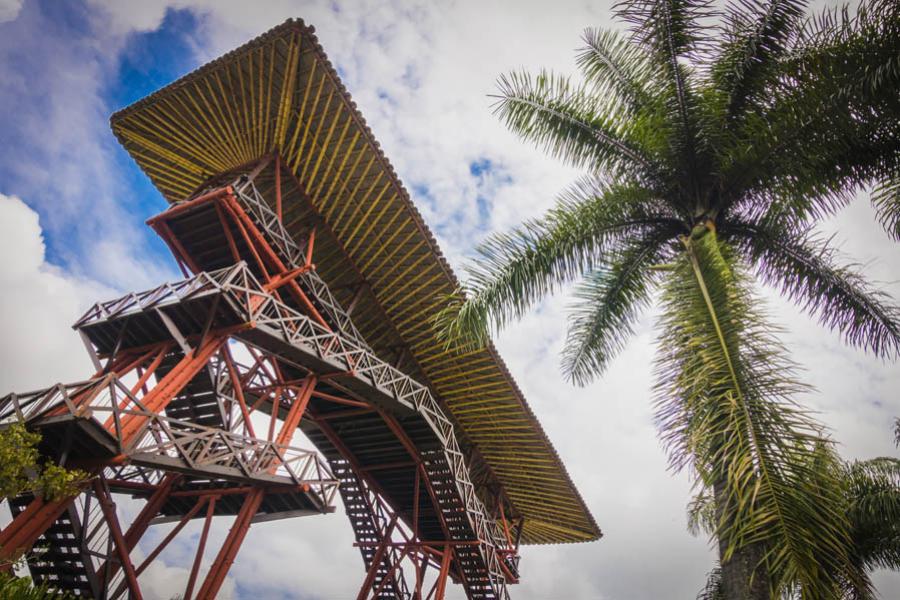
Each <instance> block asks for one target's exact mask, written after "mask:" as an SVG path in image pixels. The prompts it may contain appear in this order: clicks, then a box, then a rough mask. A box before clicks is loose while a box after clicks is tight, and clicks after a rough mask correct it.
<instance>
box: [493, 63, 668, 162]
mask: <svg viewBox="0 0 900 600" xmlns="http://www.w3.org/2000/svg"><path fill="white" fill-rule="evenodd" d="M498 88H499V90H498V91H499V93H498V95H497V96H496V98H497V102H496V104H495V105H494V111H495V113H496V114H497V115H498V116H499V117H500V119H501V120H502V121H503V122H504V123H506V125H507V127H509V128H510V130H512V131H513V132H514V133H516V134H518V135H519V136H521V137H522V138H524V139H526V140H528V141H530V142H533V143H535V144H536V145H538V146H540V147H543V148H544V149H545V150H546V151H547V152H549V153H550V154H551V155H553V156H554V157H557V158H559V159H562V160H564V161H565V162H567V163H569V164H571V165H573V166H576V167H588V168H590V169H591V170H594V171H596V172H600V171H605V172H607V173H609V174H612V175H613V176H624V175H632V176H636V177H639V178H646V177H648V176H651V175H652V174H653V173H655V171H656V168H655V167H654V165H653V162H652V161H651V158H650V157H649V156H648V154H647V153H646V152H645V151H644V149H643V148H641V147H640V146H639V145H638V143H637V142H636V141H635V140H634V139H633V137H632V136H629V130H628V127H627V126H626V124H625V123H623V122H621V121H620V120H617V119H615V118H614V113H613V111H612V110H611V108H612V107H610V106H609V105H608V104H607V103H605V102H604V101H603V100H602V99H601V98H598V97H597V96H595V95H594V94H593V93H592V92H591V90H590V89H589V88H588V87H587V86H586V85H574V84H572V83H571V82H570V81H569V79H568V78H566V77H562V76H559V75H556V74H553V73H549V72H546V71H545V72H541V73H540V74H538V75H537V76H536V77H534V76H532V75H530V74H528V73H524V72H523V73H510V74H508V75H503V76H501V77H500V79H499V81H498Z"/></svg>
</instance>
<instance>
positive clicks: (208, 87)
mask: <svg viewBox="0 0 900 600" xmlns="http://www.w3.org/2000/svg"><path fill="white" fill-rule="evenodd" d="M111 121H112V128H113V131H114V133H115V135H116V136H117V138H118V139H119V141H120V142H121V143H122V145H123V146H124V147H125V149H126V150H127V151H128V152H129V153H130V154H131V156H132V157H133V158H134V160H135V161H136V162H137V164H138V165H139V166H140V167H141V169H143V171H144V172H145V173H146V174H147V175H148V176H149V177H150V179H151V180H152V181H153V183H154V184H155V185H156V187H157V188H158V189H159V190H160V192H161V193H162V194H163V195H164V196H165V197H166V199H167V200H169V201H170V202H174V201H178V200H182V199H184V198H186V197H188V196H189V195H190V194H191V193H193V192H194V191H195V190H196V188H197V186H198V185H200V184H201V183H203V182H204V181H206V180H207V179H208V178H210V177H211V176H214V175H216V174H219V173H222V172H225V171H229V170H231V169H234V168H235V167H237V166H239V165H245V164H247V163H249V162H251V161H254V160H256V159H258V158H259V157H261V156H264V155H266V154H269V153H272V152H276V151H277V152H279V153H280V154H281V156H282V157H283V160H284V164H285V165H287V167H288V168H289V169H290V171H291V172H292V173H293V174H294V175H295V176H296V178H295V181H296V185H295V188H296V189H293V190H290V189H287V190H285V191H284V194H285V209H284V210H285V214H284V220H285V223H286V224H287V226H288V228H289V230H290V229H291V228H295V229H296V230H297V231H298V233H299V229H297V228H299V227H300V226H301V225H302V224H303V223H304V221H305V220H306V219H307V217H308V216H309V213H311V211H315V212H316V213H318V215H319V216H320V217H321V219H322V220H323V221H324V223H325V226H326V229H327V235H325V236H323V237H324V239H325V242H324V243H323V242H320V241H319V239H318V237H317V245H316V256H315V263H316V265H317V268H318V271H319V273H320V274H321V276H322V277H323V279H325V281H326V282H328V284H329V285H330V286H331V288H332V290H333V292H334V293H335V295H336V296H337V299H338V300H339V301H340V302H342V303H343V304H344V306H347V305H348V304H349V302H350V301H351V298H352V296H353V294H354V293H355V291H356V287H357V286H358V283H359V280H360V277H362V279H363V280H364V281H365V282H366V285H365V287H364V288H363V293H364V297H363V299H362V301H360V302H359V303H358V304H357V308H356V310H355V311H354V313H353V317H354V321H355V322H356V324H357V327H358V328H359V330H360V332H361V333H362V334H363V335H364V336H365V337H366V339H367V340H368V341H369V343H370V344H371V345H372V347H373V349H374V350H375V351H376V352H378V353H379V355H382V356H385V357H387V356H390V354H391V353H393V354H395V355H396V356H397V359H399V360H403V361H405V362H404V363H403V369H404V370H405V371H407V372H408V373H410V374H411V375H412V376H414V377H416V378H418V379H420V380H421V381H423V382H425V383H428V384H429V385H430V386H431V388H432V390H433V391H434V392H435V393H436V394H437V396H438V397H439V398H440V400H441V401H442V402H443V403H444V404H445V406H446V407H447V408H448V409H449V411H450V412H451V413H452V416H453V417H454V419H455V420H456V422H457V423H458V425H459V426H460V427H461V429H462V430H463V433H464V438H465V440H466V441H467V442H469V443H470V444H472V445H473V446H474V448H475V449H476V451H475V455H474V456H475V457H476V458H475V459H473V460H474V462H475V463H479V462H481V460H483V462H484V463H486V465H487V468H486V469H484V468H483V465H479V464H473V469H474V470H475V471H479V470H484V471H489V472H490V475H491V476H492V477H496V479H497V480H498V481H499V482H500V483H501V484H502V485H503V487H504V489H505V493H506V496H507V498H508V499H509V501H510V502H511V503H512V504H513V505H514V507H515V509H516V510H517V512H518V513H519V514H521V515H522V516H524V517H525V529H524V533H523V536H522V541H523V543H531V544H539V543H563V542H580V541H589V540H594V539H597V538H598V537H599V536H600V530H599V529H598V527H597V525H596V523H595V522H594V520H593V518H592V516H591V515H590V512H589V511H588V509H587V507H586V506H585V504H584V501H583V500H582V499H581V497H580V496H579V494H578V492H577V490H576V489H575V486H574V485H573V483H572V481H571V479H570V478H569V476H568V474H567V472H566V470H565V467H564V466H563V464H562V462H561V461H560V459H559V457H558V455H557V454H556V452H555V450H554V449H553V446H552V445H551V443H550V441H549V440H548V439H547V436H546V434H545V433H544V431H543V430H542V428H541V426H540V424H539V423H538V421H537V419H536V418H535V416H534V414H533V413H532V412H531V410H530V408H529V407H528V405H527V403H526V402H525V399H524V397H523V396H522V393H521V391H520V390H519V389H518V387H517V386H516V383H515V382H514V381H513V379H512V377H511V376H510V374H509V372H508V371H507V369H506V367H505V365H504V364H503V361H502V360H501V359H500V358H499V356H498V355H497V353H496V351H495V350H494V348H493V347H489V348H486V349H482V350H478V351H472V352H465V353H458V352H453V351H449V352H448V351H446V350H445V349H444V346H443V344H442V343H441V342H439V341H438V340H437V339H436V338H435V335H434V332H433V330H432V328H431V324H430V318H431V317H432V316H433V315H434V313H435V311H437V310H438V308H439V306H440V298H441V297H446V295H447V294H449V293H452V292H453V291H454V290H455V289H456V288H457V280H456V278H455V276H454V275H453V273H452V271H451V270H450V267H449V266H448V265H447V263H446V261H445V260H444V258H443V256H442V254H441V251H440V249H439V248H438V246H437V244H436V242H435V240H434V238H433V236H432V235H431V232H430V231H429V230H428V228H427V226H426V225H425V224H424V223H423V221H422V218H421V216H420V215H419V213H418V211H417V210H416V208H415V207H414V206H413V204H412V202H411V201H410V198H409V195H408V193H407V192H406V190H405V189H404V188H403V185H402V184H401V183H400V181H399V178H398V177H397V175H396V173H395V172H394V170H393V168H392V167H391V165H390V163H389V162H388V160H387V159H386V157H385V156H384V155H383V153H382V152H381V151H380V149H379V145H378V142H377V141H375V139H374V137H373V135H372V133H371V131H370V130H369V128H368V127H367V126H366V123H365V121H364V119H363V117H362V115H360V113H359V112H358V111H357V110H356V105H355V103H353V102H352V100H351V99H350V95H349V94H348V93H347V91H346V89H345V88H344V86H343V84H342V83H341V82H340V79H339V78H338V76H337V73H336V72H335V70H334V68H333V67H332V66H331V63H330V62H329V60H328V58H327V57H326V56H325V53H324V52H323V50H322V48H321V46H320V45H319V43H318V41H317V39H316V37H315V35H314V29H313V28H312V27H308V26H305V25H304V24H303V22H302V21H300V20H289V21H287V22H285V23H283V24H282V25H280V26H278V27H276V28H274V29H272V30H270V31H269V32H267V33H265V34H263V35H262V36H260V37H258V38H256V39H255V40H253V41H251V42H249V43H248V44H246V45H244V46H242V47H240V48H238V49H237V50H235V51H233V52H230V53H228V54H226V55H225V56H223V57H221V58H219V59H217V60H215V61H213V62H211V63H209V64H207V65H205V66H203V67H201V68H200V69H198V70H196V71H194V72H193V73H191V74H189V75H187V76H186V77H184V78H182V79H180V80H178V81H176V82H174V83H172V84H170V85H169V86H167V87H165V88H163V89H162V90H160V91H158V92H156V93H154V94H152V95H151V96H148V97H147V98H145V99H143V100H141V101H139V102H137V103H135V104H134V105H132V106H130V107H128V108H126V109H124V110H122V111H120V112H118V113H116V114H115V115H113V117H112V120H111ZM301 199H302V200H303V202H301ZM304 204H306V205H307V206H306V207H304ZM308 205H311V207H310V206H308ZM347 261H349V262H350V263H351V264H352V268H348V267H347V264H348V263H347ZM398 348H401V349H405V350H403V351H398Z"/></svg>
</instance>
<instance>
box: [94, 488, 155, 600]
mask: <svg viewBox="0 0 900 600" xmlns="http://www.w3.org/2000/svg"><path fill="white" fill-rule="evenodd" d="M93 486H94V493H95V494H96V495H97V501H98V502H99V503H100V510H102V511H103V517H104V518H105V519H106V526H107V527H108V528H109V533H110V535H111V536H112V538H113V545H114V546H115V550H116V554H117V555H118V557H119V565H120V566H121V567H122V570H123V571H124V572H125V582H126V583H127V585H128V592H129V594H130V596H131V600H142V599H143V596H142V595H141V587H140V585H138V581H137V574H136V573H135V571H134V564H132V562H131V556H130V555H129V553H128V549H127V548H126V547H125V537H124V536H123V535H122V529H121V527H119V518H118V517H117V516H116V505H115V504H113V501H112V498H110V497H109V494H107V493H106V488H105V487H104V485H103V481H101V480H100V479H95V480H94V482H93ZM107 583H109V582H108V581H105V582H104V585H105V584H107Z"/></svg>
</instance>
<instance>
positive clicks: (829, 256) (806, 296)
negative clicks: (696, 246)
mask: <svg viewBox="0 0 900 600" xmlns="http://www.w3.org/2000/svg"><path fill="white" fill-rule="evenodd" d="M722 232H723V235H727V236H728V237H729V238H731V239H733V240H734V242H735V244H737V246H738V247H739V248H740V249H741V250H742V252H743V254H744V255H745V256H746V257H747V261H748V262H749V263H750V264H754V265H756V271H757V274H758V275H759V276H760V278H761V279H762V280H763V281H764V282H766V283H767V284H769V285H771V286H773V287H775V288H777V289H779V290H780V291H781V293H782V294H784V295H785V296H787V297H788V298H789V299H790V300H791V301H793V302H795V303H796V304H798V305H799V306H800V307H801V308H802V309H803V310H804V311H806V312H808V313H810V314H813V315H816V316H818V318H819V320H820V322H821V323H823V324H824V325H825V326H827V327H829V328H831V329H835V330H837V331H839V332H840V333H841V334H842V335H843V337H844V339H845V340H846V341H847V342H848V343H850V344H852V345H854V346H858V347H861V348H865V349H867V350H870V351H871V352H873V353H875V354H877V355H879V356H885V357H887V356H896V355H897V354H898V352H900V308H898V307H897V306H895V305H893V304H890V303H889V298H888V297H887V296H886V294H884V293H882V292H878V291H875V290H872V289H871V288H870V287H869V286H868V285H867V284H866V282H865V280H864V279H863V277H862V276H861V275H860V274H859V273H857V272H855V271H853V270H852V269H851V268H849V267H841V266H837V264H836V262H837V261H836V256H835V254H836V253H835V251H834V250H833V249H832V248H830V247H829V246H828V245H827V244H826V243H824V242H822V241H820V240H817V239H816V238H815V237H813V236H811V235H809V234H808V233H805V232H802V231H801V232H800V233H794V232H791V231H789V230H785V229H784V228H779V227H778V226H776V225H774V224H752V223H742V222H738V221H734V222H731V223H728V224H727V226H723V228H722Z"/></svg>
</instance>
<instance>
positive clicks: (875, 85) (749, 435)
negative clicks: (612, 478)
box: [437, 0, 900, 598]
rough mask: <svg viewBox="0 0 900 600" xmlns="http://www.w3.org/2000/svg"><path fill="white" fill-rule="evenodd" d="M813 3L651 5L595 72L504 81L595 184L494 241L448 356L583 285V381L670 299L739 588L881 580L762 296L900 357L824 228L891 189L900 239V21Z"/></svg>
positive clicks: (667, 396) (673, 389)
mask: <svg viewBox="0 0 900 600" xmlns="http://www.w3.org/2000/svg"><path fill="white" fill-rule="evenodd" d="M804 11H805V6H804V3H803V2H798V1H796V0H737V4H735V5H732V6H729V7H727V8H725V9H722V10H720V11H719V10H713V9H712V8H711V6H710V5H709V4H707V3H706V2H703V1H698V0H629V1H627V2H624V3H622V4H620V5H618V7H617V9H616V14H617V16H618V18H619V19H620V20H621V21H623V22H624V23H625V24H626V25H627V26H628V28H627V31H625V32H624V33H620V32H614V31H599V30H588V31H587V32H586V33H585V36H584V42H585V47H584V48H583V49H582V50H581V52H580V53H579V55H578V61H577V62H578V66H579V67H580V70H581V74H582V76H583V81H581V82H575V81H573V80H571V79H569V78H567V77H563V76H561V75H558V74H555V73H551V72H546V71H542V72H540V73H539V74H537V75H529V74H528V73H524V72H517V73H512V74H509V75H505V76H503V77H501V78H500V80H499V94H498V96H497V103H496V112H497V114H498V115H499V117H500V118H501V119H502V120H503V121H504V122H505V123H506V125H507V126H508V127H509V128H510V129H511V130H512V131H514V132H515V133H517V134H518V135H520V136H521V137H523V138H524V139H525V140H528V141H530V142H533V143H535V144H537V145H538V146H541V147H543V148H545V149H546V150H547V151H548V152H549V153H550V154H552V155H553V156H555V157H558V158H560V159H562V160H564V161H565V162H567V163H569V164H571V165H575V166H577V167H581V168H584V169H585V170H586V174H585V176H584V177H583V178H582V179H581V180H579V181H578V182H577V183H575V184H574V185H573V186H571V188H569V189H568V190H567V191H566V192H564V193H563V194H562V196H561V198H560V199H559V202H558V204H557V205H556V207H555V208H553V209H552V210H550V211H549V212H548V213H547V214H546V215H544V216H543V217H542V218H541V219H539V220H532V221H528V222H526V223H525V224H524V225H522V226H520V227H519V228H517V229H514V230H513V231H511V232H508V233H502V234H496V235H494V236H492V237H490V238H489V239H488V240H487V241H485V242H484V243H483V244H482V245H481V246H479V247H478V249H477V256H476V259H475V260H474V261H473V263H472V264H471V265H470V266H469V281H468V284H467V287H466V288H465V289H464V290H462V293H460V294H458V295H456V296H455V297H454V298H452V299H450V301H449V302H448V306H447V308H446V310H445V311H444V312H443V313H442V315H441V316H440V318H439V319H438V323H437V326H438V327H439V328H440V329H441V330H442V332H443V334H444V336H445V337H446V339H447V343H448V346H456V347H459V348H463V347H465V346H467V345H473V344H476V345H477V344H484V343H486V342H487V340H488V338H489V337H490V335H491V334H492V333H493V332H495V331H497V330H499V329H500V328H502V327H503V326H504V325H506V324H507V323H509V322H510V321H512V320H515V319H518V318H520V317H521V316H522V315H523V314H524V313H525V312H526V311H528V310H529V309H530V308H531V307H532V306H533V305H534V304H535V303H536V302H537V301H539V300H540V299H541V298H543V297H544V296H546V295H547V294H550V293H553V292H555V291H557V290H559V289H561V288H562V287H564V286H566V285H569V284H570V283H573V282H576V281H577V285H576V287H575V291H574V296H575V298H576V300H577V302H576V304H575V305H574V307H573V308H572V312H571V316H570V323H569V332H568V336H567V340H566V345H565V349H564V354H563V369H564V371H565V373H566V374H567V375H568V376H569V377H570V378H571V379H572V380H573V381H574V382H576V383H579V384H584V383H587V382H589V381H590V380H591V379H592V378H594V377H596V376H597V375H598V374H600V373H602V372H603V371H604V369H605V368H606V367H607V365H608V364H609V362H610V360H611V359H612V358H613V357H614V356H615V354H616V353H617V351H618V350H620V349H621V347H622V346H623V345H624V343H625V342H626V340H627V337H628V335H629V334H630V332H631V327H632V325H633V323H634V322H635V320H636V319H637V318H638V316H639V314H640V313H641V311H642V309H644V308H645V307H647V306H648V305H649V304H650V302H651V301H654V300H656V299H658V300H659V302H660V303H661V306H662V317H661V322H660V323H659V329H660V338H659V339H660V341H659V353H658V360H657V369H656V373H657V383H656V399H655V402H656V408H657V416H658V423H659V427H660V431H661V436H662V438H663V440H664V442H665V445H666V447H667V449H668V452H669V455H670V458H671V462H672V464H673V465H674V466H675V467H676V468H678V469H682V468H690V469H691V472H692V473H693V474H694V475H695V477H696V482H697V486H698V488H699V490H698V493H699V495H701V496H704V495H706V496H709V497H712V498H713V499H714V502H713V505H714V510H715V515H714V519H715V535H716V538H717V540H718V549H719V556H720V561H721V564H722V574H721V576H722V581H723V586H724V587H723V589H724V591H725V593H726V596H727V597H728V598H764V597H770V596H772V595H781V594H793V593H795V592H796V593H802V595H803V597H809V598H827V597H834V596H836V595H839V594H840V593H843V592H842V590H843V589H844V588H845V587H846V585H847V582H850V585H853V586H854V587H855V588H856V589H859V590H861V592H862V593H866V592H867V591H868V590H869V589H870V584H869V582H868V579H867V578H866V575H865V572H864V571H863V570H862V569H860V568H859V567H858V565H856V564H854V562H853V560H852V557H851V556H850V553H849V551H848V550H847V548H848V547H849V542H850V537H851V535H852V533H851V529H852V525H851V523H850V521H849V519H848V517H847V515H846V512H845V510H844V509H845V508H846V506H845V502H844V495H843V493H842V487H841V486H842V484H841V481H842V479H841V465H840V462H839V460H838V459H837V457H836V455H835V454H834V451H833V449H832V447H831V443H830V442H829V441H828V440H827V439H826V436H825V434H824V433H823V431H822V429H821V427H820V426H819V424H818V423H817V422H816V421H815V420H814V419H812V418H811V417H810V416H809V415H808V414H807V413H806V412H804V410H802V408H801V407H799V406H798V405H797V404H796V403H795V401H794V399H793V398H794V394H795V392H797V391H798V390H799V389H802V386H801V385H800V384H798V383H797V382H796V381H795V378H794V375H793V365H792V364H791V362H790V361H789V360H788V359H787V358H786V351H785V349H784V348H782V346H781V345H780V344H779V343H778V341H777V340H776V337H775V334H774V332H773V330H772V328H771V327H770V326H769V325H768V323H767V321H766V315H765V314H764V311H763V310H762V309H761V308H760V303H759V301H758V299H757V298H756V296H755V295H754V291H753V284H754V282H755V280H759V281H761V282H763V283H766V284H769V285H772V286H775V287H777V288H778V289H780V290H781V291H782V292H783V294H784V295H785V296H787V297H788V298H790V299H791V300H793V301H794V302H796V303H797V304H799V305H800V306H801V307H802V308H804V309H805V310H806V311H807V312H809V313H811V314H812V315H815V316H818V318H819V320H820V321H821V322H822V323H823V324H824V325H825V326H827V327H829V328H831V329H836V330H838V331H839V332H840V333H841V334H842V335H843V338H844V339H845V340H846V341H847V342H848V343H849V344H852V345H854V346H858V347H861V348H865V349H867V350H869V351H871V352H873V353H874V354H876V355H878V356H881V357H894V356H896V355H897V354H898V350H900V316H898V315H900V312H898V309H897V308H896V307H895V306H893V305H891V304H890V303H889V302H888V299H887V298H886V297H885V296H884V295H883V294H881V293H879V292H877V291H874V290H872V289H871V288H870V287H869V286H868V285H867V283H866V282H865V281H864V279H863V278H862V277H861V276H860V275H859V274H858V273H856V272H854V271H853V270H852V269H851V268H849V267H846V266H841V265H840V264H839V262H838V257H837V256H836V254H835V252H834V250H833V249H832V248H831V247H830V246H829V245H828V244H827V242H826V241H824V240H821V239H819V238H817V237H816V236H815V235H814V234H813V233H812V231H811V228H812V227H813V226H814V225H815V223H816V222H817V221H818V220H820V219H821V218H822V217H824V216H827V215H830V214H833V213H834V212H836V211H837V210H839V209H840V208H842V207H843V206H845V205H846V204H847V203H849V202H850V201H851V199H852V198H853V197H854V196H855V195H856V194H857V192H859V191H860V190H863V189H865V188H866V187H867V186H869V185H871V184H877V190H876V194H874V198H875V202H876V206H877V209H878V211H879V212H878V214H879V218H880V220H881V221H882V222H883V223H884V225H885V226H886V227H887V228H888V230H889V231H891V232H892V234H893V235H896V236H900V201H898V191H900V135H898V128H900V99H898V95H897V93H896V90H897V89H898V84H900V8H898V4H897V3H896V2H893V1H891V0H868V1H866V2H865V3H864V4H863V5H862V6H861V7H860V8H859V10H858V12H857V13H856V14H855V15H853V16H850V14H849V13H847V12H844V11H833V12H826V13H823V14H822V15H820V16H819V17H818V18H816V19H813V20H807V19H805V18H804ZM754 276H755V277H754ZM814 460H815V461H818V463H817V464H818V466H816V467H815V478H812V477H811V470H812V469H813V467H812V465H813V464H814ZM811 481H815V482H816V485H815V486H812V485H811V484H810V482H811Z"/></svg>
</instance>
